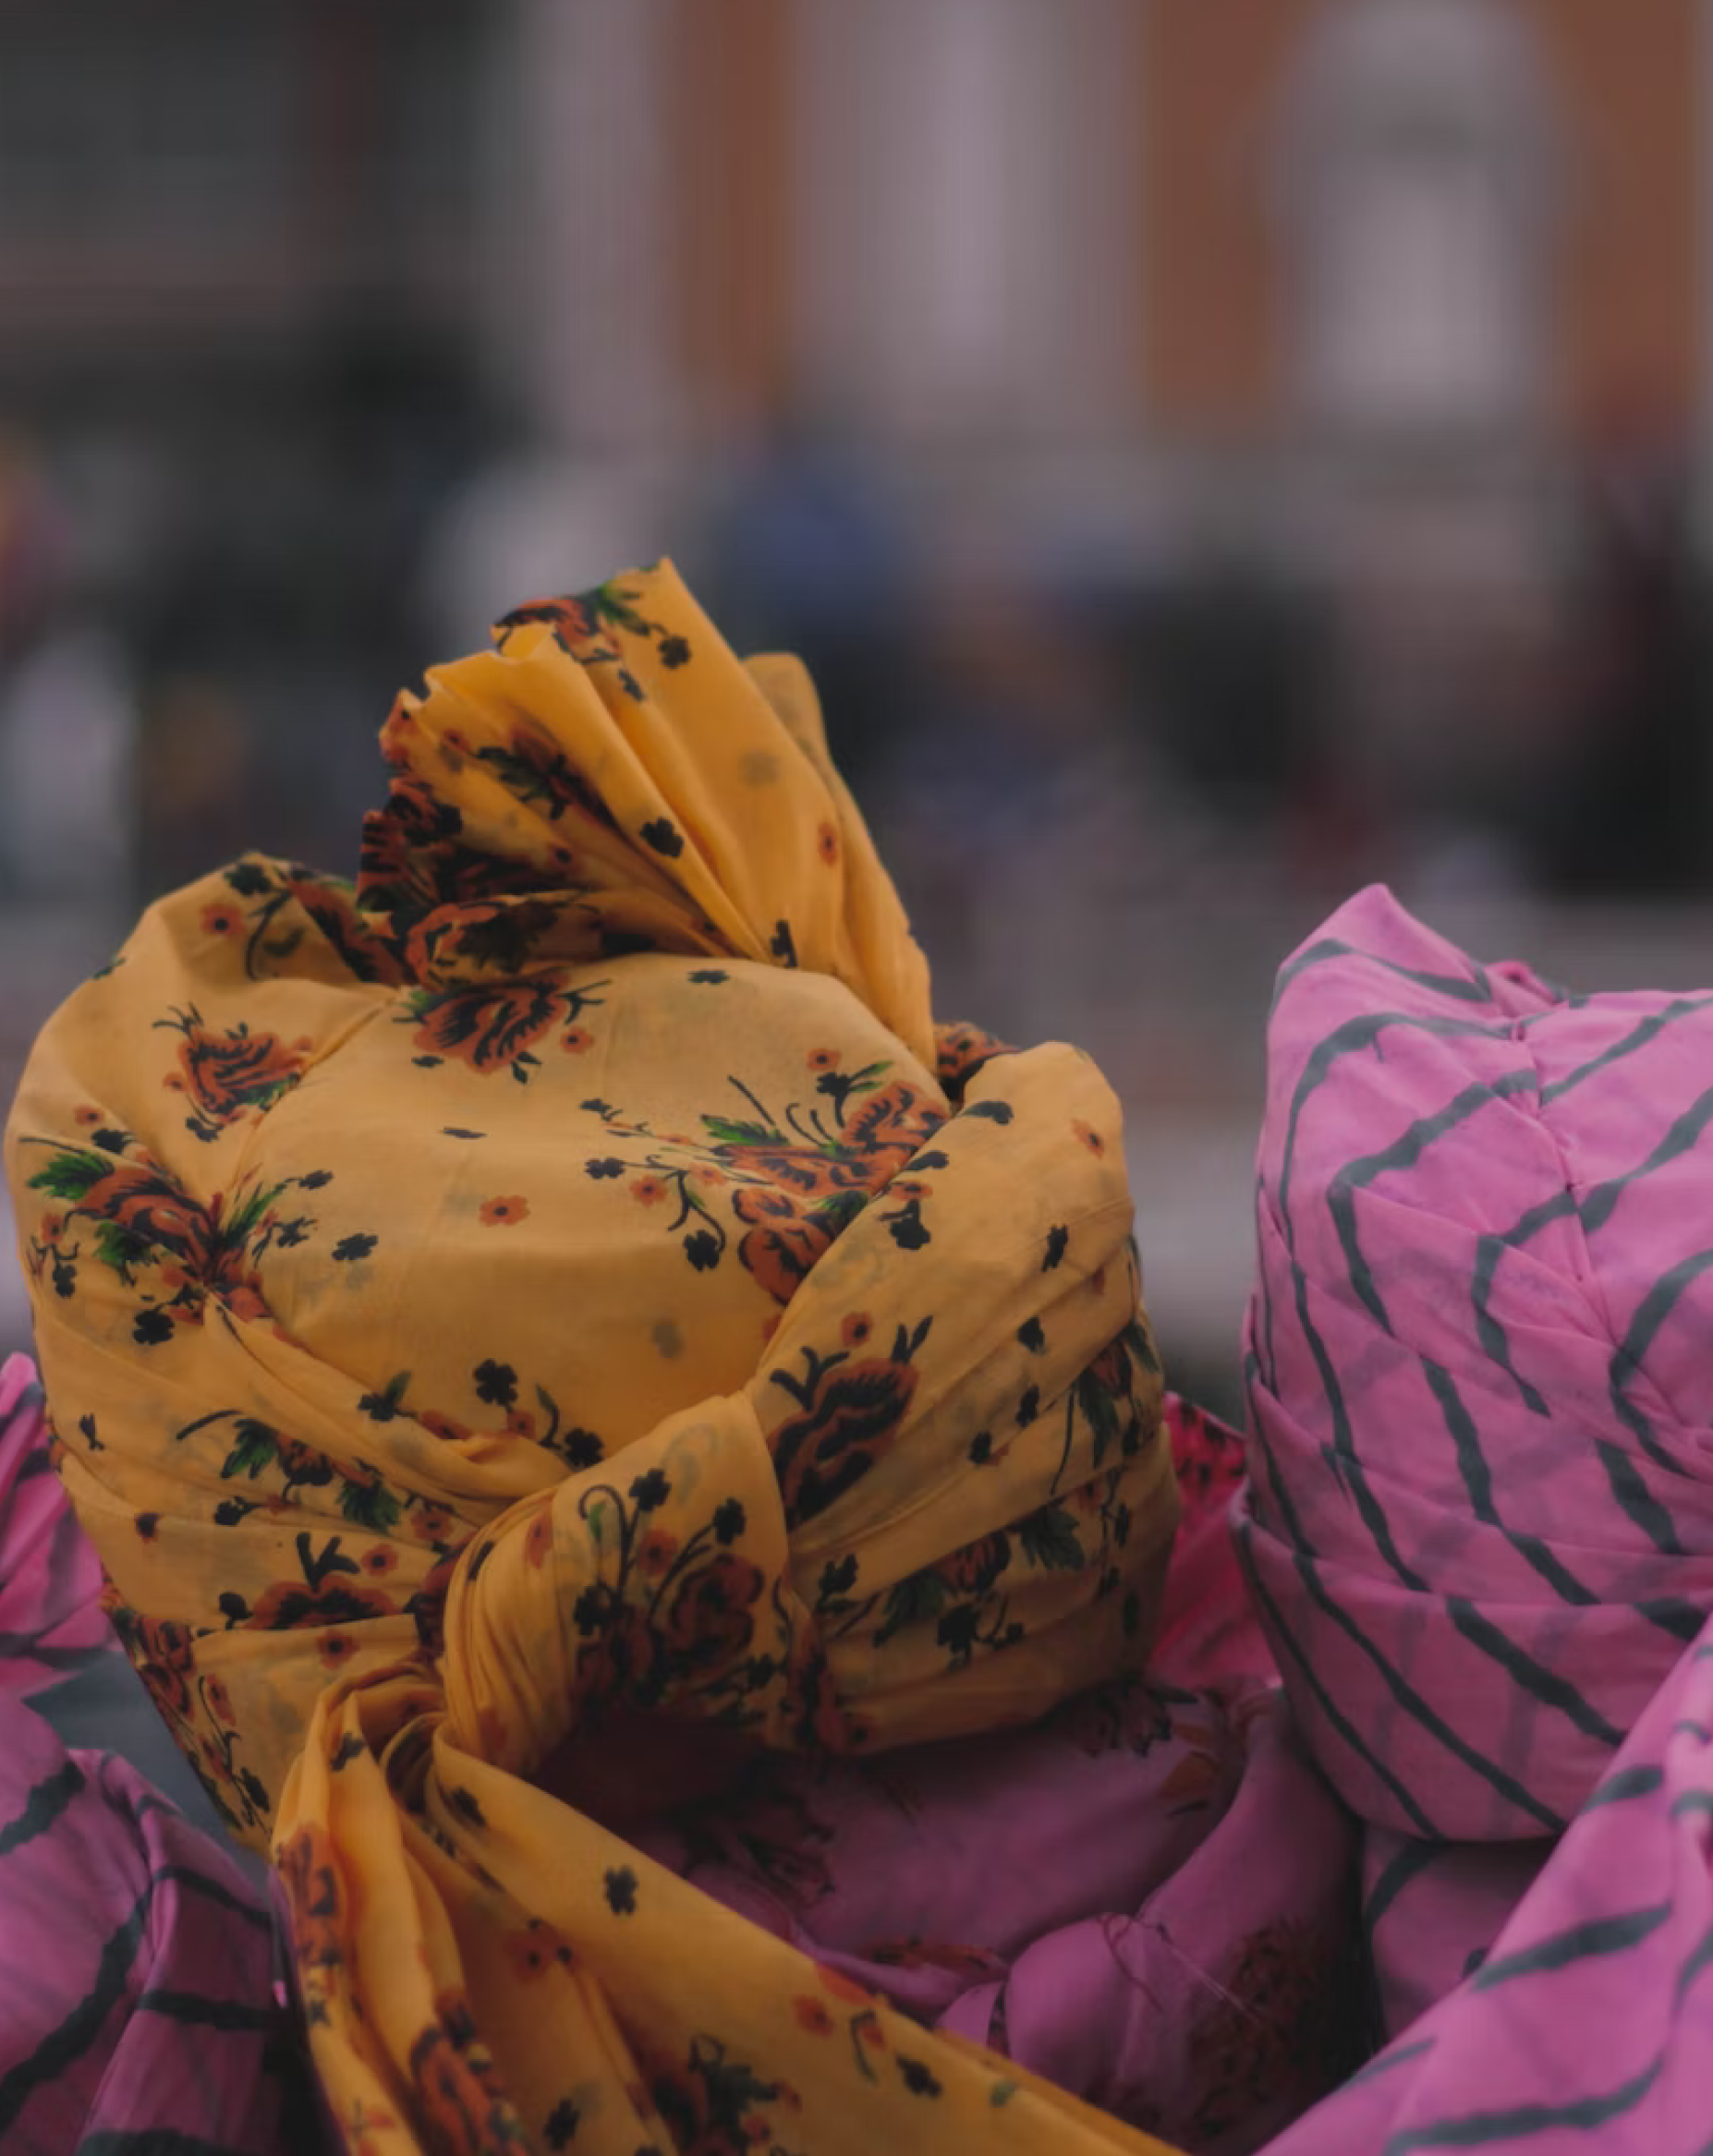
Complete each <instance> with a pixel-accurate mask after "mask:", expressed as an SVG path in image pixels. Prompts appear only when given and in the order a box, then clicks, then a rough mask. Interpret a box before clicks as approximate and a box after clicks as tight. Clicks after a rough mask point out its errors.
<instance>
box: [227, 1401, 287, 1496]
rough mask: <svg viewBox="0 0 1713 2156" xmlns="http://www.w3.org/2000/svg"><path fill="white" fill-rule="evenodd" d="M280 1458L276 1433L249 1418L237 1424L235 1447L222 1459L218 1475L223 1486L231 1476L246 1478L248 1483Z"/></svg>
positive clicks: (241, 1419) (240, 1419) (242, 1419)
mask: <svg viewBox="0 0 1713 2156" xmlns="http://www.w3.org/2000/svg"><path fill="white" fill-rule="evenodd" d="M279 1456H280V1444H279V1433H278V1432H277V1431H276V1430H272V1429H270V1428H269V1427H268V1425H267V1423H259V1422H257V1421H255V1419H254V1418H253V1417H251V1416H249V1415H240V1416H239V1417H238V1420H237V1444H236V1445H235V1446H234V1447H232V1449H231V1451H230V1452H228V1453H227V1455H226V1460H225V1466H224V1467H223V1468H222V1469H221V1471H220V1478H221V1480H222V1481H223V1482H229V1481H230V1480H231V1479H232V1477H233V1476H234V1475H248V1476H249V1479H250V1481H251V1482H254V1481H255V1479H256V1477H257V1476H258V1475H259V1474H260V1473H261V1471H262V1469H263V1468H264V1467H271V1466H273V1463H274V1461H276V1460H278V1458H279Z"/></svg>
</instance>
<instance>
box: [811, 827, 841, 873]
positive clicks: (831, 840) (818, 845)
mask: <svg viewBox="0 0 1713 2156" xmlns="http://www.w3.org/2000/svg"><path fill="white" fill-rule="evenodd" d="M815 851H816V852H817V853H818V854H820V857H821V859H822V860H823V861H824V862H825V863H826V864H827V866H828V867H829V868H831V867H832V864H833V863H834V862H835V861H836V860H837V859H838V857H839V834H838V832H837V831H835V830H833V828H832V825H831V824H830V823H823V824H822V825H821V827H820V830H818V831H817V832H816V833H815Z"/></svg>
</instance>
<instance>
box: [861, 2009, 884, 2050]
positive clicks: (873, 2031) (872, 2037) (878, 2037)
mask: <svg viewBox="0 0 1713 2156" xmlns="http://www.w3.org/2000/svg"><path fill="white" fill-rule="evenodd" d="M857 2035H858V2036H859V2037H861V2039H862V2041H864V2043H866V2044H867V2045H868V2047H869V2050H870V2051H874V2052H883V2051H884V2050H885V2049H886V2031H885V2029H882V2028H881V2024H880V2022H879V2021H878V2020H877V2019H876V2018H875V2017H874V2016H873V2015H872V2014H864V2015H862V2016H861V2017H859V2018H858V2020H857Z"/></svg>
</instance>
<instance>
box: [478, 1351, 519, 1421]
mask: <svg viewBox="0 0 1713 2156" xmlns="http://www.w3.org/2000/svg"><path fill="white" fill-rule="evenodd" d="M470 1375H471V1376H472V1378H473V1379H474V1380H475V1384H476V1397H477V1399H480V1400H485V1401H486V1402H487V1404H488V1406H490V1407H491V1408H510V1407H516V1404H517V1373H516V1371H515V1370H514V1369H513V1368H512V1366H511V1364H510V1363H496V1362H495V1361H494V1360H493V1358H492V1356H490V1357H489V1358H488V1359H487V1361H486V1362H483V1363H477V1365H476V1367H475V1369H474V1370H473V1371H472V1372H471V1373H470Z"/></svg>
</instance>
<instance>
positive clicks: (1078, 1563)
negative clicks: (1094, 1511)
mask: <svg viewBox="0 0 1713 2156" xmlns="http://www.w3.org/2000/svg"><path fill="white" fill-rule="evenodd" d="M1017 1541H1018V1543H1019V1544H1020V1545H1021V1547H1022V1550H1023V1554H1024V1556H1027V1558H1028V1560H1029V1562H1030V1564H1032V1565H1039V1567H1040V1569H1042V1571H1044V1572H1080V1571H1081V1570H1082V1569H1083V1564H1084V1558H1083V1549H1082V1544H1080V1543H1079V1542H1078V1541H1077V1539H1076V1523H1075V1520H1073V1519H1072V1518H1071V1515H1070V1514H1069V1513H1068V1512H1067V1511H1066V1510H1065V1508H1064V1507H1063V1505H1051V1506H1049V1507H1048V1508H1046V1510H1044V1511H1041V1512H1036V1513H1033V1514H1031V1516H1030V1517H1029V1518H1028V1519H1027V1520H1024V1521H1023V1522H1022V1523H1021V1525H1020V1526H1019V1527H1018V1529H1017Z"/></svg>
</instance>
